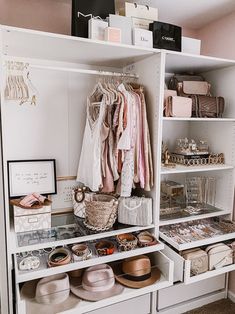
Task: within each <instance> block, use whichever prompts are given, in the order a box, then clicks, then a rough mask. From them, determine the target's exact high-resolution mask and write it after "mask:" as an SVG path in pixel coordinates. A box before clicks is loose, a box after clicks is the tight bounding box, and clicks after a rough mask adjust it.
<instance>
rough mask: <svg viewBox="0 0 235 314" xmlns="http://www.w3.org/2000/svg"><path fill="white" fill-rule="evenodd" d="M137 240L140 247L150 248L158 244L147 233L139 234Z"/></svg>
mask: <svg viewBox="0 0 235 314" xmlns="http://www.w3.org/2000/svg"><path fill="white" fill-rule="evenodd" d="M137 238H138V243H139V246H140V247H145V246H152V245H155V244H157V243H158V241H157V239H156V238H155V237H154V236H153V235H152V234H151V233H149V232H148V231H144V232H141V233H139V234H138V236H137Z"/></svg>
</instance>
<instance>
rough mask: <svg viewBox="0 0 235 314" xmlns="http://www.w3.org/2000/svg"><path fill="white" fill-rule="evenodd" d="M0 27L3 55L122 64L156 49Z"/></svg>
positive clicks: (94, 63) (103, 64) (116, 65)
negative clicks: (0, 30)
mask: <svg viewBox="0 0 235 314" xmlns="http://www.w3.org/2000/svg"><path fill="white" fill-rule="evenodd" d="M0 29H2V30H3V42H4V47H3V51H4V55H5V56H17V57H18V58H20V57H21V58H35V59H43V60H53V61H65V62H72V63H79V64H89V65H98V66H111V67H124V66H126V65H128V64H130V63H133V62H136V61H139V60H142V59H144V58H146V57H149V56H152V55H153V54H156V53H158V52H160V50H157V49H150V48H143V47H137V46H133V45H124V44H115V43H110V42H105V41H97V40H91V39H87V38H79V37H74V36H67V35H61V34H54V33H46V32H41V31H32V30H28V29H21V28H15V27H9V26H0Z"/></svg>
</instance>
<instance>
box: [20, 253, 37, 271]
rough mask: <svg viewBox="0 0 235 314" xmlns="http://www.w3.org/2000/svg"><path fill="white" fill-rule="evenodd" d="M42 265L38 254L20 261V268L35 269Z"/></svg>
mask: <svg viewBox="0 0 235 314" xmlns="http://www.w3.org/2000/svg"><path fill="white" fill-rule="evenodd" d="M39 266H40V259H39V258H38V257H37V256H29V257H26V258H24V259H23V260H22V261H21V262H20V263H19V269H20V270H34V269H37V268H38V267H39Z"/></svg>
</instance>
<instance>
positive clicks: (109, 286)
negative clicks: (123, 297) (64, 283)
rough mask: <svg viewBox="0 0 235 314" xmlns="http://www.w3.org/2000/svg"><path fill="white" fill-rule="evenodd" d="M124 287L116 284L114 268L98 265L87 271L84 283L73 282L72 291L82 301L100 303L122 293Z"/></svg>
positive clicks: (84, 275)
mask: <svg viewBox="0 0 235 314" xmlns="http://www.w3.org/2000/svg"><path fill="white" fill-rule="evenodd" d="M123 290H124V287H123V286H121V285H120V284H118V283H115V276H114V273H113V270H112V268H111V267H110V266H109V265H107V264H103V265H97V266H92V267H89V268H88V269H86V270H85V272H84V274H83V277H82V282H79V281H78V280H71V291H72V292H73V293H74V294H75V295H76V296H78V297H79V298H81V299H84V300H88V301H99V300H102V299H105V298H109V297H112V296H115V295H118V294H120V293H122V291H123Z"/></svg>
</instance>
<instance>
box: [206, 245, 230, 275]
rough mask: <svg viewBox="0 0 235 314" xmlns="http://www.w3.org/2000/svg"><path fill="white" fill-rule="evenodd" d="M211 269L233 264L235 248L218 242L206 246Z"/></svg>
mask: <svg viewBox="0 0 235 314" xmlns="http://www.w3.org/2000/svg"><path fill="white" fill-rule="evenodd" d="M206 252H207V254H208V258H209V270H213V269H218V268H221V267H223V266H227V265H231V264H233V250H232V249H231V248H230V247H229V246H228V245H226V244H223V243H217V244H214V245H210V246H208V247H207V248H206Z"/></svg>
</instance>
